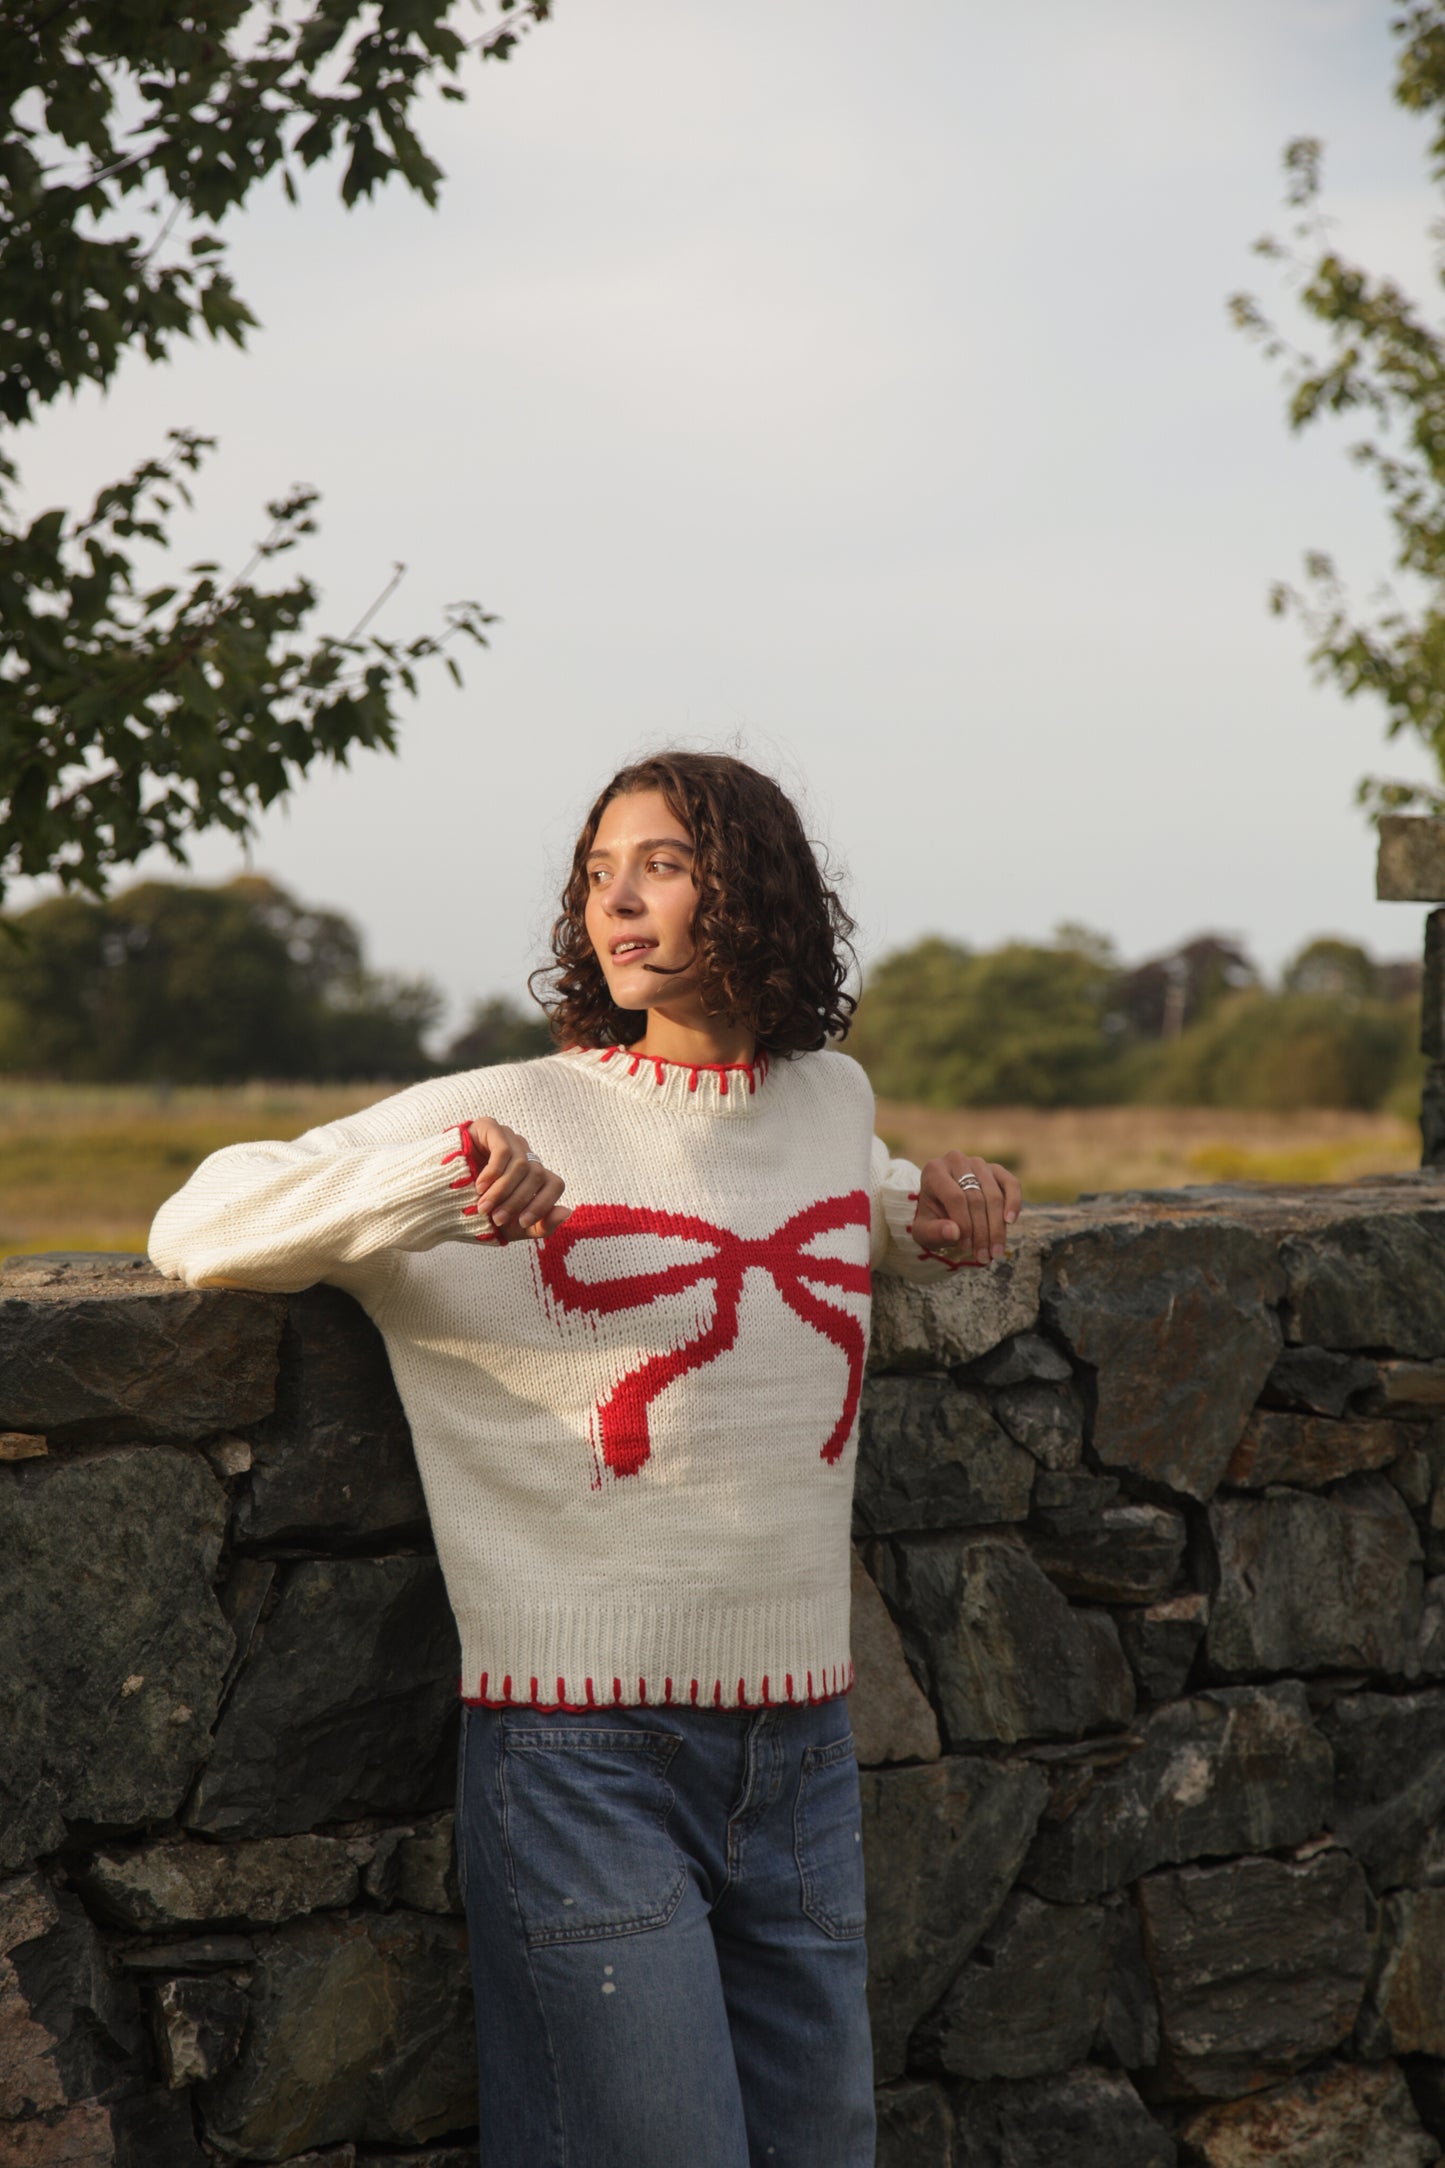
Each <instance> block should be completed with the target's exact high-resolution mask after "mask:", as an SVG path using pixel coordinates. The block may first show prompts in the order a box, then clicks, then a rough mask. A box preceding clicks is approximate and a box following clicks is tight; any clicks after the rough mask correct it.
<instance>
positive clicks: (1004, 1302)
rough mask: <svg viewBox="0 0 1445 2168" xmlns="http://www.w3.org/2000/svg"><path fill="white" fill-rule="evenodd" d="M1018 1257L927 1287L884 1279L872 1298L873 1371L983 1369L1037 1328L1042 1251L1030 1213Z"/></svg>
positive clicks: (1018, 1240)
mask: <svg viewBox="0 0 1445 2168" xmlns="http://www.w3.org/2000/svg"><path fill="white" fill-rule="evenodd" d="M1012 1239H1013V1241H1014V1243H1015V1245H1016V1246H1015V1248H1014V1251H1013V1254H1012V1255H1011V1256H1010V1257H1008V1258H1007V1259H1006V1260H1004V1261H1003V1262H1001V1263H999V1264H996V1265H990V1266H989V1267H988V1269H987V1270H986V1271H982V1270H980V1271H974V1272H952V1273H950V1274H949V1276H948V1278H947V1280H945V1281H944V1282H942V1283H941V1284H935V1285H933V1286H930V1287H920V1286H918V1285H917V1284H916V1283H915V1282H914V1281H912V1280H905V1279H903V1278H902V1277H901V1276H900V1275H899V1274H898V1273H894V1272H885V1273H880V1275H879V1277H878V1281H877V1284H876V1285H875V1287H874V1290H873V1335H872V1341H871V1344H870V1348H869V1357H868V1359H869V1363H870V1365H871V1366H872V1367H873V1368H874V1369H876V1370H947V1369H950V1368H952V1367H954V1366H955V1365H957V1364H961V1363H971V1362H976V1361H977V1360H978V1358H979V1356H980V1355H987V1354H988V1353H989V1352H990V1350H991V1349H993V1348H996V1347H997V1346H998V1345H999V1343H1000V1341H1003V1340H1007V1339H1010V1338H1011V1337H1012V1336H1013V1334H1015V1333H1018V1332H1027V1331H1028V1329H1029V1327H1030V1326H1031V1325H1034V1324H1036V1323H1037V1321H1038V1314H1039V1266H1040V1250H1039V1244H1038V1242H1037V1241H1036V1240H1031V1239H1030V1238H1029V1231H1028V1214H1027V1213H1025V1215H1024V1218H1023V1220H1021V1221H1020V1223H1019V1226H1018V1228H1016V1229H1015V1231H1014V1235H1013V1237H1012Z"/></svg>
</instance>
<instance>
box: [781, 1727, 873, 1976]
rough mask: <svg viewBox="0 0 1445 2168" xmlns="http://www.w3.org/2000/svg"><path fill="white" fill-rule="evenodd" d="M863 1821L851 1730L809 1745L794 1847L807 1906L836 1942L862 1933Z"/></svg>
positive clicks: (795, 1815) (800, 1784)
mask: <svg viewBox="0 0 1445 2168" xmlns="http://www.w3.org/2000/svg"><path fill="white" fill-rule="evenodd" d="M862 1824H863V1815H862V1806H861V1801H860V1799H859V1792H858V1756H857V1751H856V1749H855V1747H854V1744H853V1738H852V1735H851V1733H850V1734H849V1735H848V1737H847V1738H844V1739H835V1740H834V1741H833V1742H832V1744H831V1745H829V1746H810V1747H807V1748H805V1749H804V1753H803V1769H802V1775H801V1776H800V1778H799V1780H798V1801H797V1805H796V1807H795V1808H794V1811H793V1852H794V1856H795V1858H796V1860H797V1863H798V1875H799V1879H800V1881H801V1883H802V1890H803V1910H804V1911H805V1912H806V1913H807V1915H808V1918H809V1919H810V1920H812V1921H813V1922H814V1924H815V1925H816V1926H818V1927H821V1928H822V1930H823V1932H824V1934H826V1935H831V1936H832V1937H833V1939H834V1940H835V1941H838V1942H844V1941H850V1940H852V1939H853V1938H854V1937H855V1936H857V1935H861V1934H862V1932H863V1912H864V1898H863V1828H862Z"/></svg>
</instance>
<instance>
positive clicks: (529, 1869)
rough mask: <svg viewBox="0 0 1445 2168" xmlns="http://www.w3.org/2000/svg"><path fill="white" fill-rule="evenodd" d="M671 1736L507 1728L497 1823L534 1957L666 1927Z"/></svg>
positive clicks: (680, 1878) (671, 1874) (675, 1897)
mask: <svg viewBox="0 0 1445 2168" xmlns="http://www.w3.org/2000/svg"><path fill="white" fill-rule="evenodd" d="M681 1744H682V1741H681V1739H680V1738H679V1737H678V1736H677V1735H676V1733H674V1732H665V1731H634V1730H621V1729H613V1730H608V1729H604V1728H602V1727H597V1728H595V1729H594V1728H593V1727H592V1726H590V1725H578V1726H575V1727H574V1726H570V1725H568V1726H555V1727H554V1726H548V1727H546V1728H545V1729H544V1728H542V1727H538V1728H536V1729H530V1728H522V1727H518V1728H517V1729H515V1730H513V1729H512V1728H511V1727H510V1726H509V1727H508V1728H507V1729H506V1730H505V1731H504V1733H503V1736H502V1818H503V1829H504V1832H505V1838H506V1845H507V1856H508V1859H509V1861H510V1864H511V1870H512V1882H513V1887H514V1888H515V1890H516V1895H517V1906H518V1910H519V1911H520V1913H521V1916H522V1926H523V1929H524V1931H525V1933H526V1937H527V1941H528V1943H529V1945H530V1946H531V1947H532V1948H534V1949H535V1948H539V1947H541V1946H542V1945H543V1944H546V1943H553V1942H589V1941H596V1940H599V1939H600V1938H601V1937H603V1936H604V1935H632V1934H640V1933H642V1932H643V1931H644V1930H645V1929H648V1928H652V1927H663V1926H665V1925H666V1923H667V1921H668V1920H669V1919H671V1917H672V1915H673V1913H674V1912H675V1911H676V1910H677V1907H678V1903H679V1901H680V1900H681V1897H682V1893H683V1890H684V1888H685V1887H686V1884H687V1867H686V1864H685V1862H684V1860H683V1857H682V1854H681V1852H679V1850H678V1848H677V1846H676V1845H675V1844H674V1843H673V1841H672V1838H671V1837H670V1836H669V1834H668V1829H667V1818H668V1815H669V1814H670V1813H671V1811H672V1804H673V1794H672V1787H671V1785H670V1784H669V1783H668V1780H667V1772H668V1767H669V1764H670V1763H671V1761H672V1757H673V1755H674V1754H675V1753H676V1752H677V1749H678V1748H679V1747H680V1746H681Z"/></svg>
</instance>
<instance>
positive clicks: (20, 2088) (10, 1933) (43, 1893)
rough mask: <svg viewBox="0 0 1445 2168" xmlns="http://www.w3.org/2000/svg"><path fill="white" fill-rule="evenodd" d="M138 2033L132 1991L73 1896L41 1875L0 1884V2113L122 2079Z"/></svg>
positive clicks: (94, 2092)
mask: <svg viewBox="0 0 1445 2168" xmlns="http://www.w3.org/2000/svg"><path fill="white" fill-rule="evenodd" d="M142 2038H143V2032H142V2025H141V2018H140V2009H139V2005H138V2003H137V2000H136V1996H135V1993H134V1990H133V1989H132V1988H131V1987H130V1986H129V1985H128V1983H126V1982H124V1981H120V1980H117V1979H115V1978H114V1976H113V1975H112V1973H111V1971H110V1969H109V1967H108V1965H107V1964H106V1961H105V1951H104V1949H103V1948H102V1946H101V1943H100V1939H99V1937H98V1936H97V1934H96V1932H95V1929H94V1928H93V1927H92V1926H91V1923H90V1921H89V1920H88V1919H87V1918H86V1916H85V1913H84V1912H83V1911H82V1910H81V1908H80V1906H79V1904H78V1903H77V1902H76V1900H75V1898H74V1897H72V1896H69V1895H68V1894H58V1893H56V1892H55V1891H53V1890H51V1889H50V1888H49V1887H48V1886H47V1884H46V1883H44V1882H43V1881H41V1880H40V1878H39V1877H38V1876H25V1877H22V1878H20V1879H18V1880H16V1881H13V1882H8V1883H0V2119H10V2118H16V2117H21V2116H26V2115H32V2114H35V2113H36V2112H37V2111H44V2110H46V2109H49V2108H58V2107H61V2106H65V2105H68V2104H70V2103H73V2102H78V2101H83V2100H92V2099H95V2098H97V2097H98V2096H101V2095H104V2094H106V2093H108V2092H110V2091H111V2090H113V2089H116V2088H118V2087H119V2086H121V2085H122V2084H123V2083H124V2081H125V2079H126V2076H127V2074H128V2073H129V2072H130V2071H131V2070H132V2069H133V2067H134V2064H135V2061H136V2058H137V2056H138V2055H139V2053H140V2049H141V2044H142ZM0 2128H3V2120H0Z"/></svg>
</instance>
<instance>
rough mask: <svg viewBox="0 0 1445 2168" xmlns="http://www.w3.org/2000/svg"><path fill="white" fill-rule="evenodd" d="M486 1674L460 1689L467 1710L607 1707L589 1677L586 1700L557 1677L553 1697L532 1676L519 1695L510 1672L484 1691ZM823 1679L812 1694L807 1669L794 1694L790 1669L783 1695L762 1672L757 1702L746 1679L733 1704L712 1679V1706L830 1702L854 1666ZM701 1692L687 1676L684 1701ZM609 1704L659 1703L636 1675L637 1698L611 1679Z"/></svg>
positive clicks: (668, 1688) (847, 1686)
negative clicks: (804, 1685)
mask: <svg viewBox="0 0 1445 2168" xmlns="http://www.w3.org/2000/svg"><path fill="white" fill-rule="evenodd" d="M489 1676H490V1674H489V1673H487V1672H485V1671H484V1672H483V1673H482V1676H481V1680H480V1682H479V1685H478V1690H477V1692H476V1693H475V1694H468V1693H466V1692H465V1691H464V1692H463V1694H462V1700H463V1701H464V1702H465V1703H466V1705H467V1707H468V1708H469V1709H537V1710H540V1711H541V1712H542V1713H543V1714H551V1713H552V1712H553V1711H556V1710H563V1709H565V1710H568V1711H569V1712H571V1713H574V1714H581V1713H583V1712H585V1711H586V1710H588V1709H598V1708H605V1707H607V1706H608V1704H607V1703H605V1702H601V1701H599V1700H598V1699H597V1695H596V1690H595V1688H594V1685H593V1682H592V1680H591V1679H590V1678H588V1679H586V1680H584V1682H583V1685H584V1690H585V1692H586V1695H587V1699H586V1700H585V1701H568V1699H567V1694H566V1688H567V1681H566V1680H565V1679H561V1678H559V1679H558V1681H557V1698H556V1700H555V1701H543V1700H542V1699H541V1698H540V1697H539V1695H538V1693H537V1681H536V1680H535V1678H534V1679H533V1680H532V1681H531V1688H532V1690H531V1693H530V1695H528V1696H522V1695H514V1694H513V1692H512V1674H511V1673H510V1671H509V1672H508V1673H507V1675H506V1677H505V1678H504V1679H503V1681H502V1691H501V1693H500V1694H489V1693H488V1692H487V1680H488V1677H489ZM823 1678H824V1682H825V1683H824V1684H823V1686H822V1688H821V1689H820V1691H818V1692H817V1693H815V1692H814V1691H813V1674H812V1672H811V1671H810V1672H809V1673H808V1690H807V1692H806V1693H805V1694H796V1693H794V1691H793V1674H792V1672H791V1671H790V1672H788V1673H787V1675H786V1680H785V1684H786V1686H787V1692H786V1693H785V1694H783V1695H778V1694H773V1693H770V1692H769V1680H768V1675H767V1673H766V1672H765V1673H764V1675H763V1679H762V1683H761V1686H760V1687H759V1690H758V1699H757V1700H756V1701H749V1700H748V1698H747V1681H746V1679H739V1680H738V1693H737V1700H736V1701H735V1702H732V1703H724V1701H723V1698H722V1692H723V1689H722V1680H721V1679H715V1680H714V1681H713V1688H712V1703H713V1707H714V1708H715V1709H721V1708H724V1707H732V1708H739V1709H780V1708H785V1707H789V1706H791V1707H792V1708H795V1709H796V1708H802V1707H803V1706H804V1705H805V1704H816V1703H817V1702H820V1701H833V1700H835V1699H836V1698H837V1696H838V1695H840V1694H846V1693H849V1692H851V1690H852V1686H853V1666H852V1665H851V1664H846V1665H845V1664H832V1665H830V1666H829V1668H828V1670H827V1671H825V1672H824V1674H823ZM664 1688H665V1690H664V1693H663V1701H664V1702H671V1701H672V1700H673V1691H672V1680H671V1679H667V1680H666V1681H665V1682H664ZM701 1691H702V1682H701V1680H699V1679H689V1681H688V1691H687V1700H688V1703H689V1705H690V1706H691V1707H693V1708H696V1707H697V1705H698V1699H699V1696H700V1694H701ZM611 1706H613V1707H615V1708H619V1709H621V1708H626V1707H628V1706H632V1707H637V1708H648V1707H654V1708H655V1707H657V1706H658V1704H657V1703H656V1702H649V1700H648V1693H647V1681H646V1679H644V1678H641V1677H639V1678H638V1681H637V1698H636V1701H635V1702H634V1703H631V1704H629V1703H627V1702H625V1701H624V1700H623V1696H622V1681H621V1679H614V1680H613V1681H612V1703H611Z"/></svg>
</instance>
